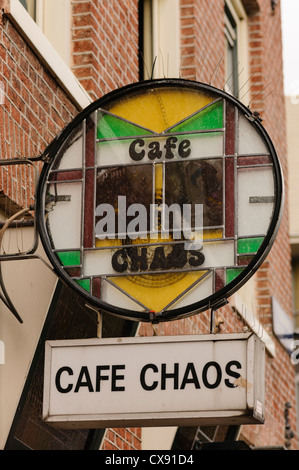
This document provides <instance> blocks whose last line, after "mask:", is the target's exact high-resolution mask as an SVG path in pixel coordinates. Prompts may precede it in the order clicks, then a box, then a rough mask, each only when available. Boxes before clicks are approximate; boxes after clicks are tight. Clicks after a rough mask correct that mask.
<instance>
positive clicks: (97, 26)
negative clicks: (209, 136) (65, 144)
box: [0, 0, 297, 450]
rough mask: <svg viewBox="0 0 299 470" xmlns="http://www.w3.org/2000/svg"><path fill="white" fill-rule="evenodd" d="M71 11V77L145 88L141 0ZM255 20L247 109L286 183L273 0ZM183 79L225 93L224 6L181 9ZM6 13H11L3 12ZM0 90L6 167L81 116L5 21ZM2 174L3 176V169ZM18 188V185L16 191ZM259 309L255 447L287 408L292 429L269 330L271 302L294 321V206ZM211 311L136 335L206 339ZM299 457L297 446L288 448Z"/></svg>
mask: <svg viewBox="0 0 299 470" xmlns="http://www.w3.org/2000/svg"><path fill="white" fill-rule="evenodd" d="M71 3H72V29H71V31H72V71H73V73H74V74H75V75H76V77H77V78H78V79H79V81H80V83H81V84H82V86H83V87H84V88H85V90H86V91H87V92H88V93H89V94H90V96H91V98H92V100H94V99H96V98H98V97H100V96H102V95H103V94H105V93H107V92H109V91H111V90H113V89H115V88H117V87H121V86H123V85H126V84H129V83H132V82H136V81H138V79H139V69H138V67H139V62H138V47H139V30H138V1H137V0H105V1H96V0H90V1H81V0H74V1H72V2H71ZM243 3H244V6H245V7H246V9H247V12H248V15H249V48H250V74H253V75H252V78H251V88H250V92H249V93H250V99H251V104H250V107H251V109H252V110H253V111H258V112H259V113H260V115H261V117H262V119H263V124H264V126H265V128H266V130H267V131H268V133H269V135H270V137H271V138H272V140H273V142H274V145H275V147H276V149H277V153H278V155H279V157H280V160H281V163H282V168H283V171H284V175H285V183H286V195H287V158H286V152H287V150H286V135H285V111H284V98H283V75H282V53H281V50H282V41H281V29H280V21H281V18H280V8H279V7H277V9H276V11H275V13H274V14H273V13H272V10H271V4H270V1H264V0H257V1H255V0H252V1H244V2H243ZM180 4H181V32H180V33H181V71H180V73H181V77H182V78H186V79H191V80H198V81H202V82H206V83H211V84H212V85H214V86H216V87H219V88H223V87H224V83H225V72H224V55H225V39H224V33H223V29H224V2H223V1H222V0H210V1H208V2H207V1H206V0H181V2H180ZM4 13H5V12H4ZM0 39H1V41H0V82H1V83H2V84H3V90H4V93H5V101H4V104H3V106H1V114H0V151H1V158H14V157H20V158H22V157H33V156H38V155H40V154H41V153H42V151H43V150H44V149H45V147H46V146H47V144H49V143H50V142H51V141H52V139H53V138H54V137H55V136H56V135H57V134H58V133H59V132H60V131H61V129H62V128H63V127H64V126H65V125H66V124H67V123H69V122H70V121H71V120H72V118H73V117H74V116H75V115H76V114H77V113H78V111H79V109H78V108H76V106H75V105H74V104H73V103H72V101H71V100H70V99H69V97H68V95H67V93H66V92H65V91H63V89H62V88H61V87H60V86H59V84H58V83H57V81H56V79H55V77H53V76H52V75H51V73H50V72H49V71H48V70H47V69H46V67H45V66H44V64H43V62H42V61H41V60H40V59H39V58H38V57H37V55H36V53H35V52H34V51H33V50H32V48H31V47H30V45H29V44H28V43H27V42H26V39H25V38H23V37H22V35H21V34H20V33H19V31H18V30H17V28H16V26H15V25H14V24H12V22H11V21H10V20H9V19H8V18H7V17H6V16H5V14H4V15H2V18H1V22H0ZM5 168H6V167H5ZM5 168H2V169H1V173H0V174H1V190H2V191H3V192H4V193H5V194H6V195H7V196H8V197H9V198H11V199H12V200H14V201H15V202H16V203H17V204H19V205H20V206H24V205H27V204H28V199H29V200H32V196H33V194H32V191H30V188H29V189H28V188H27V189H26V188H25V189H24V188H23V190H22V188H21V183H20V178H17V175H14V173H13V172H14V171H15V170H14V169H13V168H11V169H9V170H8V171H9V172H10V173H8V175H7V173H5V172H6V171H7V170H5ZM11 181H14V184H10V183H11ZM256 279H257V291H256V297H255V299H254V306H255V309H256V311H257V312H258V317H259V321H261V322H262V323H263V324H264V327H265V330H266V331H267V332H268V333H269V334H270V335H271V336H272V337H273V339H274V341H275V348H276V356H275V357H274V358H273V357H270V355H267V360H266V422H265V424H264V425H263V426H243V427H242V429H241V435H240V439H242V440H245V441H247V442H248V443H249V444H251V445H255V446H283V445H284V444H285V417H284V409H285V403H286V402H289V403H291V406H292V408H291V409H290V418H291V427H292V429H293V430H294V431H295V430H296V419H295V414H296V413H295V410H296V404H295V391H294V370H293V366H292V365H291V363H290V358H289V356H288V354H287V353H286V352H285V350H284V349H283V348H282V346H281V345H280V343H279V342H278V341H276V339H275V337H274V336H273V330H272V308H271V296H272V295H275V297H276V298H277V300H278V301H279V303H280V304H281V306H282V307H283V308H284V309H285V311H286V312H287V313H288V314H289V315H291V314H292V283H291V269H290V246H289V239H288V204H287V198H286V203H285V210H284V215H283V219H282V223H281V228H280V230H279V234H278V237H277V241H276V242H275V245H274V247H273V249H272V251H271V253H270V255H269V256H268V258H267V260H266V261H265V262H264V264H263V265H262V267H261V268H260V269H259V271H258V273H257V275H256ZM219 315H220V316H221V317H222V319H224V324H225V331H227V332H229V331H236V329H238V328H239V329H241V328H242V327H243V326H244V323H243V322H242V321H240V318H239V316H238V315H237V313H235V311H234V310H233V309H232V308H231V307H230V306H229V305H228V306H227V307H225V308H222V309H221V311H219ZM208 332H209V312H207V313H203V314H200V315H197V316H193V317H191V318H188V319H183V320H179V321H174V322H169V323H165V324H160V325H159V326H157V327H155V331H154V330H153V327H152V326H151V325H148V324H142V325H141V327H140V330H139V335H141V336H142V335H153V334H154V333H157V334H159V335H177V334H199V333H200V334H205V333H208ZM101 448H102V449H104V450H106V449H107V450H110V449H112V450H113V449H121V450H123V449H126V450H127V449H140V448H141V430H140V429H130V430H128V429H115V430H107V431H106V433H105V437H104V440H103V442H102V446H101ZM291 448H294V449H295V448H297V439H296V438H295V439H293V440H292V447H291Z"/></svg>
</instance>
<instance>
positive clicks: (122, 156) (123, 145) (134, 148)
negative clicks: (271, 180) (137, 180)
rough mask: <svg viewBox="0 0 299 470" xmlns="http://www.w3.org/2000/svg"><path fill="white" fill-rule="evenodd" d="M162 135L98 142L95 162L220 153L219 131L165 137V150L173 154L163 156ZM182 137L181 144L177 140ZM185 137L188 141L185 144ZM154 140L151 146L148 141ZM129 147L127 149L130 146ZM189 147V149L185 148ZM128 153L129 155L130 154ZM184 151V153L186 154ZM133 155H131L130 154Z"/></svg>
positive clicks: (146, 160)
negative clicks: (173, 139) (157, 153)
mask: <svg viewBox="0 0 299 470" xmlns="http://www.w3.org/2000/svg"><path fill="white" fill-rule="evenodd" d="M172 137H174V136H167V137H166V136H165V137H154V136H152V137H136V139H119V140H113V141H106V142H99V143H98V145H97V165H98V166H108V165H127V164H135V163H136V161H137V162H138V163H139V164H144V163H147V164H148V163H152V162H153V161H156V162H161V161H167V162H172V161H188V160H194V159H196V158H204V157H217V156H218V157H219V156H222V155H223V134H222V133H221V132H215V133H202V134H189V135H188V134H185V135H177V136H176V138H177V141H176V142H174V141H169V142H170V144H171V146H172V145H173V147H171V148H170V146H169V152H172V154H173V157H171V158H169V157H168V158H166V156H165V154H166V149H165V146H166V147H167V139H171V138H172ZM183 141H185V144H182V146H181V147H180V144H181V143H182V142H183ZM188 141H189V142H190V145H188ZM153 142H155V143H156V144H154V147H151V148H150V147H149V144H152V143H153ZM153 148H154V150H156V152H161V155H160V158H154V156H153V155H154V152H153ZM130 149H131V150H130ZM189 150H190V151H189ZM130 154H131V156H130ZM187 154H188V156H187ZM132 157H133V158H132Z"/></svg>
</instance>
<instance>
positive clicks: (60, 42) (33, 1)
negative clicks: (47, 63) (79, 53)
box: [19, 0, 71, 65]
mask: <svg viewBox="0 0 299 470" xmlns="http://www.w3.org/2000/svg"><path fill="white" fill-rule="evenodd" d="M19 1H20V3H21V4H22V5H23V7H24V8H25V9H26V10H27V11H28V13H29V15H30V16H31V18H33V20H34V21H35V22H36V24H37V25H38V26H39V28H40V29H41V31H42V32H43V34H44V35H45V36H46V38H47V39H48V40H49V41H50V43H51V44H52V46H54V48H55V49H56V51H57V52H58V53H59V55H60V56H61V57H62V58H63V60H64V61H65V63H66V64H67V65H70V63H71V34H70V30H71V3H70V0H51V1H49V0H19Z"/></svg>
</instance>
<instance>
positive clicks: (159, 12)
mask: <svg viewBox="0 0 299 470" xmlns="http://www.w3.org/2000/svg"><path fill="white" fill-rule="evenodd" d="M143 39H144V51H143V53H144V57H143V60H144V62H145V64H144V76H145V78H178V77H179V76H180V60H181V58H180V0H145V2H144V31H143ZM152 72H153V73H152Z"/></svg>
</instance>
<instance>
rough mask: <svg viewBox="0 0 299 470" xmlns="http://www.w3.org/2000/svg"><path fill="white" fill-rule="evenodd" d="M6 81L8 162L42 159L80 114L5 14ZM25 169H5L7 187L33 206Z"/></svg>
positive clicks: (1, 44) (1, 134) (0, 73)
mask: <svg viewBox="0 0 299 470" xmlns="http://www.w3.org/2000/svg"><path fill="white" fill-rule="evenodd" d="M0 83H1V89H2V91H3V95H2V106H1V108H0V155H1V158H2V159H8V158H25V157H35V156H38V155H40V154H41V153H42V151H43V150H44V149H45V148H46V146H47V145H48V144H49V143H50V142H51V141H52V140H53V138H54V137H55V136H56V135H57V134H58V133H59V132H60V130H61V129H62V128H63V127H64V126H65V125H66V123H68V122H70V121H71V120H72V118H73V116H75V115H76V114H77V112H78V110H76V109H75V107H74V106H73V105H72V104H71V102H70V101H69V99H68V98H67V97H66V95H65V94H64V93H63V91H62V90H61V89H60V88H59V87H58V86H57V83H56V81H55V79H54V78H53V77H52V76H51V75H50V74H49V73H48V72H47V70H45V68H44V67H43V65H42V64H41V62H40V61H39V60H38V58H37V57H36V55H35V54H34V53H33V51H32V49H31V48H30V47H29V45H28V44H27V43H26V41H25V40H24V39H23V38H22V37H21V36H20V34H19V32H18V31H17V30H16V28H15V27H14V26H13V25H12V23H11V22H10V21H9V20H8V19H7V18H6V17H5V16H2V17H1V18H0ZM23 171H24V169H23V168H20V166H19V167H15V166H13V167H6V166H5V167H3V166H2V167H1V168H0V175H1V189H2V191H4V193H5V194H6V195H7V196H8V197H10V198H11V199H12V200H13V201H14V202H15V203H17V204H18V205H19V206H28V204H32V202H33V196H34V189H33V186H32V180H31V183H30V179H28V183H27V186H26V185H25V183H24V178H23V177H22V175H23V173H22V172H23ZM28 185H29V186H28ZM7 210H9V209H7Z"/></svg>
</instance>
